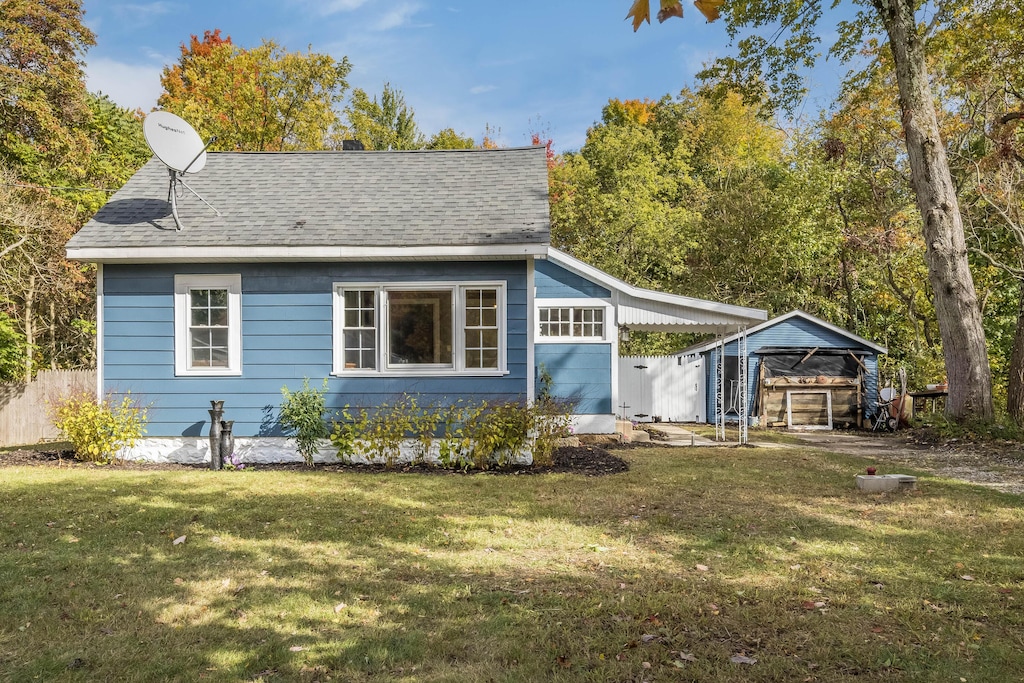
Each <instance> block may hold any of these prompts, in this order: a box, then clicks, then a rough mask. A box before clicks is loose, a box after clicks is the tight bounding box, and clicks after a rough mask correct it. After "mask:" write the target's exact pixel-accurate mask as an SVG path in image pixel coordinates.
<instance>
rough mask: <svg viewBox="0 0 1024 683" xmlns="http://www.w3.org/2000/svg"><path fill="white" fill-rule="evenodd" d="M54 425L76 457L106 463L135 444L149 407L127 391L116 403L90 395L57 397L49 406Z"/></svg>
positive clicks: (144, 426) (144, 429)
mask: <svg viewBox="0 0 1024 683" xmlns="http://www.w3.org/2000/svg"><path fill="white" fill-rule="evenodd" d="M50 410H51V411H52V414H53V425H54V426H55V427H56V428H57V429H58V430H59V431H60V433H61V435H62V437H63V438H64V440H66V441H70V442H71V443H72V445H74V447H75V457H76V458H78V459H79V460H84V461H87V462H95V463H99V464H107V463H109V462H113V461H116V460H118V459H119V458H118V456H119V454H120V453H121V452H122V451H123V450H124V449H127V448H132V447H134V446H135V443H136V441H137V440H138V439H139V438H141V437H142V435H143V434H144V433H145V431H146V421H147V419H148V409H147V408H145V407H143V406H140V405H139V404H138V403H137V402H136V401H134V400H133V399H132V396H131V394H130V393H128V394H125V395H124V396H122V397H121V400H120V401H119V402H114V401H113V400H112V399H109V398H108V399H105V400H104V401H102V402H97V401H96V398H95V397H94V396H92V395H91V394H85V393H83V394H77V395H73V396H67V397H63V398H61V399H59V400H58V401H56V402H55V403H54V404H52V405H51V406H50Z"/></svg>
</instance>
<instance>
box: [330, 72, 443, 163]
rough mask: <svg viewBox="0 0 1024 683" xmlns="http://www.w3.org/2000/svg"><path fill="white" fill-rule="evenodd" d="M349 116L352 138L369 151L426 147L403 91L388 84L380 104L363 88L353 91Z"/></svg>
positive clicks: (347, 113)
mask: <svg viewBox="0 0 1024 683" xmlns="http://www.w3.org/2000/svg"><path fill="white" fill-rule="evenodd" d="M345 114H346V115H347V116H348V124H349V128H350V129H351V133H352V135H353V136H354V137H355V138H356V139H357V140H359V141H360V142H362V143H363V144H364V145H365V146H366V148H367V149H376V150H388V149H421V148H422V147H423V145H424V142H423V134H422V133H420V131H419V129H418V128H417V127H416V120H415V115H414V113H413V110H412V109H411V108H409V106H408V105H406V103H405V97H404V96H403V95H402V91H401V90H396V89H394V88H392V87H391V84H390V83H385V84H384V92H382V93H381V96H380V100H379V101H378V100H377V97H376V96H374V97H373V99H372V100H371V99H370V96H369V95H368V94H367V93H366V91H365V90H362V89H361V88H356V89H355V90H353V91H352V101H351V102H350V103H349V105H348V106H347V107H345ZM439 135H440V134H439Z"/></svg>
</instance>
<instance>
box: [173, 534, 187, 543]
mask: <svg viewBox="0 0 1024 683" xmlns="http://www.w3.org/2000/svg"><path fill="white" fill-rule="evenodd" d="M186 538H188V536H178V537H177V538H176V539H174V545H181V544H182V543H184V542H185V539H186Z"/></svg>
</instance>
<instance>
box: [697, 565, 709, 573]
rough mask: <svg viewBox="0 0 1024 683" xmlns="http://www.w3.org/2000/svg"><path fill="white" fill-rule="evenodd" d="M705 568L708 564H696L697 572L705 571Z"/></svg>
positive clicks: (706, 568)
mask: <svg viewBox="0 0 1024 683" xmlns="http://www.w3.org/2000/svg"><path fill="white" fill-rule="evenodd" d="M707 570H708V566H707V565H706V564H698V565H697V571H699V572H706V571H707Z"/></svg>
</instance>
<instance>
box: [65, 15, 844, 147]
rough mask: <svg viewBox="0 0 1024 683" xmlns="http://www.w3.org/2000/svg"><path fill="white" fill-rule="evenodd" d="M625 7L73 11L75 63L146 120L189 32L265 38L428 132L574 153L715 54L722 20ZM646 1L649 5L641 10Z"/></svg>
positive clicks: (94, 85) (820, 89)
mask: <svg viewBox="0 0 1024 683" xmlns="http://www.w3.org/2000/svg"><path fill="white" fill-rule="evenodd" d="M629 4H630V3H629V1H628V0H548V1H547V2H539V1H537V0H513V1H511V2H487V1H486V0H485V1H481V0H476V1H475V2H467V1H465V0H447V1H441V2H433V1H431V0H127V1H123V2H122V1H119V0H85V2H84V7H85V12H86V14H85V20H86V23H87V24H88V25H89V27H90V28H91V29H92V30H93V31H94V32H95V33H96V43H97V44H96V46H95V47H93V48H92V49H90V50H89V52H88V53H87V54H86V57H85V60H86V77H87V81H88V86H89V89H90V90H93V91H102V92H104V93H106V94H108V95H109V96H110V97H111V98H112V99H113V100H114V101H115V102H117V103H118V104H120V105H122V106H126V107H132V108H135V107H141V108H142V109H143V110H145V111H149V110H150V109H152V108H153V107H154V106H155V103H156V98H157V96H158V95H159V94H160V92H161V88H160V71H161V69H162V68H163V67H164V65H166V64H170V63H172V62H174V61H176V60H177V58H178V56H179V54H180V51H179V47H180V45H181V44H182V43H183V42H187V41H188V39H189V36H190V35H191V34H198V35H202V33H203V31H205V30H208V29H215V28H220V29H221V30H222V32H223V33H224V34H227V35H230V36H231V38H232V40H233V42H235V43H236V44H238V45H241V46H243V47H248V46H253V45H257V44H258V43H259V42H260V41H261V40H262V39H263V38H268V39H273V40H275V41H277V42H278V43H279V44H281V45H283V46H284V47H286V48H287V49H288V50H291V51H297V50H302V51H305V50H306V49H307V47H308V48H311V49H312V50H313V51H314V52H324V53H328V54H331V55H333V56H334V57H335V58H339V59H340V58H341V57H342V56H347V57H348V58H349V61H350V62H351V63H352V66H353V69H352V73H351V75H350V77H349V84H350V86H352V87H359V88H363V89H364V90H366V91H367V92H369V93H370V94H371V95H372V94H378V93H380V91H381V90H382V89H383V85H384V83H385V82H390V83H391V85H392V87H395V88H398V89H399V90H401V91H402V92H403V94H404V95H405V99H406V103H407V104H408V105H410V106H411V107H412V108H413V110H414V111H415V113H416V120H417V123H418V124H419V127H420V129H421V130H422V131H424V132H425V133H426V134H428V135H429V134H431V133H434V132H436V131H437V130H440V129H441V128H446V127H449V126H450V127H452V128H454V129H455V130H456V131H458V132H460V133H464V134H466V135H471V136H472V137H473V138H475V139H476V140H477V141H478V142H479V140H480V139H481V137H482V135H483V134H484V131H485V128H486V127H487V126H490V128H491V129H493V130H496V131H497V132H498V135H497V136H496V137H497V139H498V141H499V142H500V143H501V144H504V145H510V146H516V145H524V144H529V134H530V132H531V131H534V130H535V131H543V132H546V136H547V137H551V138H553V139H554V144H555V149H556V150H557V151H565V150H570V149H577V148H579V146H580V145H581V144H582V143H583V141H584V139H585V136H586V131H587V128H588V127H589V126H590V125H591V124H593V123H594V122H595V121H596V120H598V119H599V118H600V116H601V108H602V107H603V106H604V105H605V104H606V103H607V101H608V99H609V98H613V97H614V98H619V99H642V98H650V99H654V100H657V99H659V98H660V97H662V96H663V95H665V94H672V95H675V94H677V93H678V92H679V91H680V90H681V89H682V88H683V87H686V86H688V85H692V84H693V76H694V74H695V73H696V72H697V71H698V70H699V69H700V68H701V64H702V63H703V62H705V61H707V60H710V59H712V58H714V57H715V56H716V55H718V54H724V53H726V51H727V47H726V45H727V39H726V36H725V27H724V25H723V23H722V22H717V23H715V24H707V23H705V21H704V18H703V17H702V16H701V15H700V13H699V12H698V11H697V10H696V8H694V7H693V6H692V4H691V3H689V2H684V12H685V17H684V18H683V19H682V20H680V19H670V20H669V21H667V22H666V23H665V24H662V25H658V24H657V22H655V23H654V24H653V25H650V26H648V25H646V24H645V25H644V26H643V27H641V29H640V31H639V32H637V33H635V34H634V33H633V31H632V28H631V26H630V24H629V23H628V22H626V21H624V17H625V15H626V12H627V10H628V8H629ZM652 4H656V0H653V2H652ZM844 72H845V69H843V68H842V67H840V66H837V65H835V64H832V63H828V64H826V65H824V66H823V67H822V68H819V69H817V70H816V71H815V72H814V74H813V76H812V78H813V80H811V81H810V85H811V87H812V94H811V96H810V97H809V98H808V100H807V103H806V105H805V110H806V112H807V113H813V112H814V111H816V110H818V109H821V108H823V107H826V106H827V105H828V103H829V101H830V99H831V97H832V96H833V95H834V94H835V89H836V86H835V84H836V82H837V80H838V77H839V76H840V75H841V74H842V73H844Z"/></svg>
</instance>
